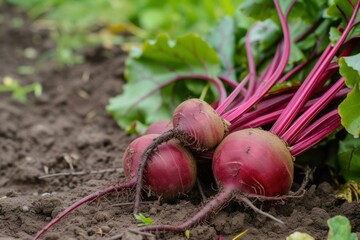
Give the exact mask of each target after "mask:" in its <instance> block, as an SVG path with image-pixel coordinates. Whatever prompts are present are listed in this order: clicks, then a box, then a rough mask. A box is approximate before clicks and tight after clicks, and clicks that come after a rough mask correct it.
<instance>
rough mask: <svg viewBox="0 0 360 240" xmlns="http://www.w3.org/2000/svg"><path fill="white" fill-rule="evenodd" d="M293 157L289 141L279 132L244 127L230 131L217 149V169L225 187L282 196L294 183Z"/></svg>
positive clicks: (215, 161)
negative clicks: (279, 134)
mask: <svg viewBox="0 0 360 240" xmlns="http://www.w3.org/2000/svg"><path fill="white" fill-rule="evenodd" d="M293 160H294V158H293V157H292V155H291V154H290V151H289V148H288V147H287V144H286V143H285V142H284V141H283V140H281V139H280V138H279V137H278V136H276V135H275V134H273V133H271V132H269V131H264V130H261V129H244V130H240V131H236V132H233V133H231V134H229V135H228V136H227V137H225V138H224V140H223V141H222V142H221V144H219V146H218V147H217V148H216V150H215V153H214V157H213V172H214V176H215V179H216V181H217V183H218V184H219V185H220V186H221V187H224V188H231V189H234V190H239V191H242V192H244V193H248V194H256V195H262V196H281V195H284V194H287V193H288V192H289V190H290V187H291V185H292V182H293V171H294V166H293Z"/></svg>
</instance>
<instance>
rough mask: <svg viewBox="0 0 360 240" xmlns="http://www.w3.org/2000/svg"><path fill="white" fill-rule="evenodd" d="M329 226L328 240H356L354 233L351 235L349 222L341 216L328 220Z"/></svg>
mask: <svg viewBox="0 0 360 240" xmlns="http://www.w3.org/2000/svg"><path fill="white" fill-rule="evenodd" d="M327 223H328V225H329V228H330V229H329V233H328V238H327V239H328V240H357V239H358V238H357V236H356V234H355V233H351V225H350V222H349V220H348V219H347V218H346V217H344V216H341V215H338V216H335V217H333V218H330V219H329V220H328V221H327Z"/></svg>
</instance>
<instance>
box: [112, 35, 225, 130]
mask: <svg viewBox="0 0 360 240" xmlns="http://www.w3.org/2000/svg"><path fill="white" fill-rule="evenodd" d="M219 72H220V60H219V58H218V55H217V54H216V52H215V50H214V49H213V48H212V47H211V46H210V45H209V44H208V43H206V42H205V41H204V40H203V39H202V38H201V37H199V36H198V35H196V34H187V35H185V36H182V37H179V38H177V39H176V40H170V39H169V37H168V36H167V35H165V34H161V35H159V36H158V37H157V39H156V40H149V41H146V42H145V43H144V45H143V47H142V49H141V50H139V49H135V50H133V52H132V54H131V55H130V57H129V58H128V59H127V62H126V69H125V77H126V79H127V83H126V84H125V85H124V88H123V93H122V94H121V95H119V96H117V97H114V98H112V99H110V102H109V105H108V106H107V110H108V112H109V113H110V114H111V115H112V116H113V117H114V118H115V120H116V121H117V123H118V124H119V125H120V126H121V127H122V128H124V129H125V130H126V131H127V132H129V133H135V132H136V133H142V132H144V131H145V129H146V127H147V126H148V125H149V124H151V123H153V122H155V121H157V120H161V119H170V117H171V114H172V112H173V109H174V108H175V107H176V106H177V105H178V104H179V103H180V102H181V101H183V100H185V99H187V98H190V97H199V95H200V94H201V91H202V88H203V87H204V86H205V84H207V82H205V81H203V80H195V79H197V78H196V77H195V76H196V75H201V76H206V77H211V78H214V79H216V77H217V75H218V74H219ZM178 78H181V79H188V80H181V81H176V80H177V79H178ZM212 89H213V88H212ZM209 96H210V97H211V99H206V100H207V101H214V100H215V99H216V97H217V92H215V90H213V94H209Z"/></svg>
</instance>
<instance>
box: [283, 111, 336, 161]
mask: <svg viewBox="0 0 360 240" xmlns="http://www.w3.org/2000/svg"><path fill="white" fill-rule="evenodd" d="M340 126H341V118H340V116H339V114H338V110H337V109H335V110H333V111H331V112H329V113H328V114H326V115H324V116H323V117H322V118H320V119H319V120H318V121H316V122H315V123H314V124H313V125H311V126H310V127H309V128H312V133H313V134H310V135H309V136H308V137H307V138H304V139H303V140H301V141H299V142H297V143H295V145H293V146H292V147H291V148H290V152H291V154H292V155H293V156H297V155H299V154H300V153H302V152H304V151H306V150H308V149H309V148H311V147H313V146H314V145H315V144H317V143H319V142H320V141H321V140H323V139H324V138H325V137H326V136H328V135H329V134H330V133H332V132H334V131H335V130H336V129H337V128H338V127H340Z"/></svg>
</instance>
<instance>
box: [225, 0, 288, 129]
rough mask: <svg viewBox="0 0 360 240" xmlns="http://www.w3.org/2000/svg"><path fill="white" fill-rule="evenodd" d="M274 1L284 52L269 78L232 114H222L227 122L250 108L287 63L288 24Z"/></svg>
mask: <svg viewBox="0 0 360 240" xmlns="http://www.w3.org/2000/svg"><path fill="white" fill-rule="evenodd" d="M274 3H275V7H276V10H277V12H278V15H279V18H280V22H281V26H282V28H283V34H284V52H283V55H282V58H281V60H280V63H279V65H278V67H277V69H276V70H275V72H274V74H273V75H272V76H271V78H270V79H269V80H268V81H264V82H263V83H262V85H261V86H260V87H259V88H258V89H257V91H256V92H255V94H254V95H253V96H251V97H250V98H249V99H248V100H247V101H246V102H244V103H243V104H242V105H241V106H239V107H237V108H236V111H234V112H233V113H232V114H229V115H227V116H223V118H225V119H226V120H227V121H229V122H232V121H234V120H235V119H237V118H239V117H240V116H242V114H244V113H245V112H247V111H248V110H250V109H251V108H252V107H253V106H254V105H255V104H256V103H258V102H259V101H260V100H261V98H262V97H263V96H264V95H265V94H266V93H267V92H268V91H269V90H270V88H271V87H272V86H273V85H274V84H275V83H276V82H277V81H278V78H279V77H280V76H281V74H282V73H283V71H284V69H285V67H286V65H287V62H288V60H289V56H290V46H291V43H290V32H289V28H288V25H287V22H286V18H285V16H284V15H283V13H282V12H281V8H280V5H279V2H278V1H276V0H274Z"/></svg>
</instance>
